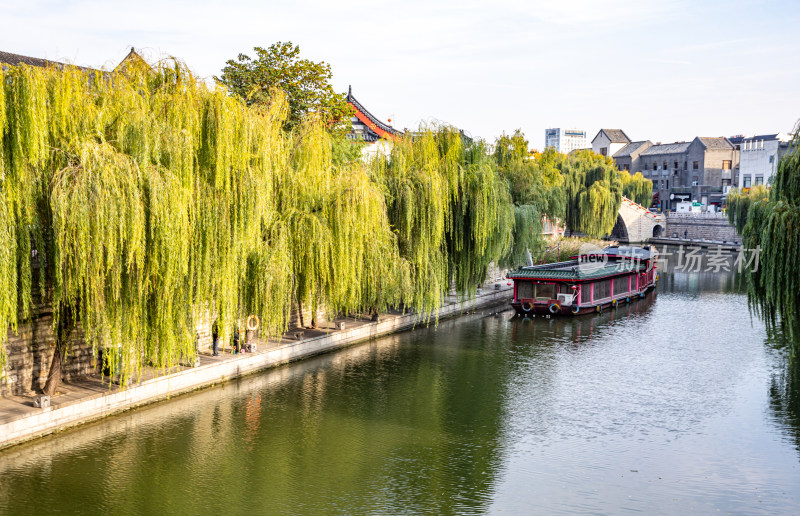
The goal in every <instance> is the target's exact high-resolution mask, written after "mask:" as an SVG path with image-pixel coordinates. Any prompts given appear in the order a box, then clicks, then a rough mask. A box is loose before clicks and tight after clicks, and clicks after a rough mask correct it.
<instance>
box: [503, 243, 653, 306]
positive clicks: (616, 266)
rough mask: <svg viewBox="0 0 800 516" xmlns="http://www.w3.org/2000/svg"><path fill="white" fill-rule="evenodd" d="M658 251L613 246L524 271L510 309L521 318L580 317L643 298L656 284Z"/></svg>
mask: <svg viewBox="0 0 800 516" xmlns="http://www.w3.org/2000/svg"><path fill="white" fill-rule="evenodd" d="M657 259H658V252H657V251H656V249H655V247H652V246H644V247H636V246H609V247H606V248H605V249H597V251H592V252H586V253H582V254H580V255H579V256H573V257H572V259H570V260H568V261H565V262H557V263H547V264H543V265H530V266H527V267H521V268H519V269H517V270H515V271H513V272H510V273H509V274H508V275H507V278H508V279H511V280H513V281H514V299H513V301H512V302H511V306H513V307H514V309H515V310H516V311H517V313H518V314H519V315H534V314H546V315H568V314H572V315H578V314H584V313H588V312H600V311H602V310H603V308H607V307H613V306H616V305H617V304H618V303H626V302H630V301H631V300H633V299H634V298H636V297H637V296H638V297H644V296H645V294H646V293H647V291H648V290H651V289H654V288H655V286H656V283H657V282H658V273H657V272H656V261H657Z"/></svg>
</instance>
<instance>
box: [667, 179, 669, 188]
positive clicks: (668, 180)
mask: <svg viewBox="0 0 800 516" xmlns="http://www.w3.org/2000/svg"><path fill="white" fill-rule="evenodd" d="M667 190H669V179H667Z"/></svg>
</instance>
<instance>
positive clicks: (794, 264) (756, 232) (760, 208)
mask: <svg viewBox="0 0 800 516" xmlns="http://www.w3.org/2000/svg"><path fill="white" fill-rule="evenodd" d="M751 191H752V190H751ZM745 197H747V196H746V195H742V194H736V195H735V196H734V198H733V199H731V198H730V197H729V199H728V203H729V208H728V209H729V217H731V215H730V211H731V208H733V209H732V211H734V212H735V214H734V215H733V220H734V221H736V223H737V225H739V224H740V218H741V217H742V216H743V214H744V213H746V216H747V223H746V224H745V226H744V228H743V231H742V240H743V246H744V247H745V248H747V249H755V248H756V247H759V246H760V248H761V254H760V259H759V266H758V269H754V268H751V270H750V272H749V281H748V295H749V299H750V302H751V306H752V307H753V308H755V309H756V310H757V311H759V312H761V313H762V314H763V315H764V317H765V319H766V320H767V322H768V323H769V324H770V325H771V326H774V325H775V324H776V323H777V322H778V321H780V322H782V324H783V326H784V328H785V330H786V331H785V333H786V334H788V336H789V338H790V340H791V341H792V343H793V352H794V353H795V354H796V353H797V351H798V350H800V298H798V295H797V293H798V292H800V128H798V130H796V131H795V135H794V139H793V141H792V144H791V149H790V151H789V152H788V153H787V154H786V155H784V156H783V158H782V159H781V161H780V163H779V164H778V171H777V175H776V176H775V181H774V183H773V186H772V188H771V189H770V191H769V197H768V198H767V197H766V193H765V192H764V191H761V190H760V191H755V192H753V194H752V197H751V198H750V199H745ZM732 201H733V204H734V205H733V207H731V202H732Z"/></svg>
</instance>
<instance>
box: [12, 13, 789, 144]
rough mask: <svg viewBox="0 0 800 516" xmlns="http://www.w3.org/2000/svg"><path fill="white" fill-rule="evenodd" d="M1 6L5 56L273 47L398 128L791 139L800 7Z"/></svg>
mask: <svg viewBox="0 0 800 516" xmlns="http://www.w3.org/2000/svg"><path fill="white" fill-rule="evenodd" d="M492 4H493V2H488V1H481V2H478V1H472V0H464V1H459V2H436V1H416V0H410V1H403V2H391V3H390V2H380V1H377V2H364V1H360V2H353V1H342V2H329V1H311V2H302V1H301V2H295V3H292V4H291V5H289V2H280V3H278V2H274V3H273V2H268V1H235V0H231V1H228V2H211V1H204V0H178V1H169V0H162V1H157V0H141V1H132V0H128V1H125V2H116V1H110V0H74V1H68V0H62V1H52V0H24V1H17V0H2V2H0V50H3V51H6V52H13V53H18V54H24V55H30V56H35V57H45V58H48V59H55V60H69V61H72V62H74V63H76V64H80V65H86V66H101V65H104V64H105V65H107V66H112V67H113V66H114V65H115V64H116V63H117V62H118V61H119V60H120V59H122V58H123V57H124V56H125V54H126V53H127V52H128V50H129V49H130V46H134V47H136V48H137V49H140V48H141V49H144V53H145V55H147V56H148V57H149V58H151V59H154V58H158V57H159V56H162V55H175V56H177V57H180V58H181V59H183V60H184V61H185V62H186V63H187V64H188V65H189V67H190V68H191V69H192V70H194V71H195V72H196V73H197V74H199V75H201V76H205V77H211V76H213V75H216V74H218V73H219V71H220V69H221V67H222V66H223V65H224V63H225V61H226V60H227V59H231V58H234V57H235V56H236V55H237V54H238V53H240V52H242V53H250V54H251V55H252V52H251V50H252V47H253V46H265V47H266V46H268V45H270V44H271V43H274V42H276V41H287V40H288V41H292V42H294V43H296V44H299V45H300V49H301V54H302V55H303V56H304V57H307V58H309V59H313V60H315V61H320V60H323V61H327V62H328V63H330V64H331V66H332V67H333V73H334V80H333V82H334V86H335V87H336V88H337V89H338V90H340V91H346V90H347V86H348V85H349V84H352V86H353V93H354V95H355V96H356V97H357V98H358V99H359V100H360V101H361V102H362V104H364V105H365V106H366V107H367V109H370V110H371V111H372V112H373V114H375V115H376V116H378V117H379V118H382V119H384V120H385V119H387V118H390V117H391V118H392V119H393V122H392V123H393V125H395V126H396V127H399V128H403V127H409V128H411V127H416V126H417V125H418V124H419V123H420V122H421V121H431V120H441V121H445V122H448V123H451V124H453V125H455V126H458V127H460V128H463V129H465V130H467V131H468V132H470V133H471V134H473V135H475V136H480V137H484V138H487V139H489V140H493V139H494V138H495V137H496V136H497V135H499V134H500V133H501V132H502V131H504V130H505V131H509V132H510V131H512V130H514V129H515V128H518V127H519V128H522V129H523V130H524V131H525V133H526V134H527V135H528V137H529V139H530V140H531V143H532V146H534V147H540V146H541V145H542V143H543V140H544V129H545V128H546V127H570V128H572V127H574V128H580V129H585V130H586V131H587V133H588V139H589V140H591V139H592V137H594V135H595V133H596V132H597V130H598V129H599V128H600V127H608V128H622V129H624V130H625V131H626V133H627V134H628V136H630V137H631V138H633V139H634V140H638V139H650V140H653V141H676V140H684V139H690V138H693V137H694V136H698V135H699V136H723V135H724V136H729V135H732V134H740V133H743V134H755V133H768V132H777V131H790V130H791V129H792V128H793V126H794V124H795V122H796V121H797V119H798V118H800V67H798V63H799V62H800V57H798V56H800V37H798V27H800V4H798V3H797V2H796V1H794V2H790V1H766V2H753V1H744V0H732V1H727V2H717V1H714V2H702V3H700V2H688V1H650V0H639V1H632V2H626V1H619V0H605V1H602V2H600V1H597V0H592V1H588V0H587V1H584V0H561V1H552V2H535V1H521V0H510V1H504V2H501V5H492Z"/></svg>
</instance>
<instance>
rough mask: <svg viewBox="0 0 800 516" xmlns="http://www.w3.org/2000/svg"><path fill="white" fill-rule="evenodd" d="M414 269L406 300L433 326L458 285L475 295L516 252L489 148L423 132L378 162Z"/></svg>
mask: <svg viewBox="0 0 800 516" xmlns="http://www.w3.org/2000/svg"><path fill="white" fill-rule="evenodd" d="M371 174H372V176H373V177H374V178H375V180H376V181H377V182H379V183H380V184H381V185H382V188H383V189H384V191H385V192H386V202H387V214H388V219H389V223H390V225H391V228H392V230H393V231H394V232H396V234H397V243H398V249H399V253H400V257H401V258H402V260H403V263H404V264H405V265H407V269H406V270H407V275H408V283H407V290H406V292H407V294H406V295H405V296H404V298H403V301H404V303H405V304H407V305H410V306H412V307H413V308H414V309H415V310H417V312H418V313H419V314H420V317H421V318H423V319H425V320H428V319H429V318H430V316H431V315H433V314H434V313H435V311H436V310H437V309H438V308H439V307H440V306H441V303H442V299H443V295H445V294H446V293H447V292H448V291H449V290H450V287H451V285H452V286H454V287H455V289H456V291H457V292H458V293H460V294H462V295H470V294H471V293H473V292H474V291H475V289H476V288H477V287H478V286H479V285H480V284H481V283H482V282H483V281H484V280H485V277H486V272H487V269H488V265H489V263H491V262H493V261H494V262H497V261H499V260H500V259H502V257H503V256H504V255H506V254H507V253H508V252H509V250H510V247H511V242H512V234H513V229H514V212H513V205H512V202H511V196H510V194H509V190H508V184H507V182H506V181H505V180H504V179H503V178H502V177H501V176H500V174H499V173H498V171H497V169H496V166H495V164H494V162H493V160H491V159H489V158H488V157H487V153H486V149H485V146H484V145H483V144H482V143H481V142H473V141H471V140H469V139H467V138H466V137H465V136H464V135H463V134H462V133H460V132H459V131H456V130H455V129H453V128H451V127H446V126H444V127H435V128H424V127H423V128H421V129H420V131H419V132H417V133H415V134H414V135H413V136H411V135H408V136H407V137H405V138H400V139H398V140H396V141H395V142H394V145H393V147H392V150H391V153H390V155H389V156H387V157H383V156H377V157H376V158H375V159H373V160H372V162H371Z"/></svg>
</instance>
